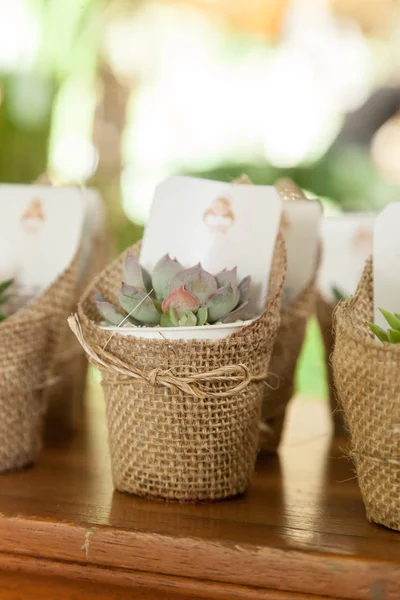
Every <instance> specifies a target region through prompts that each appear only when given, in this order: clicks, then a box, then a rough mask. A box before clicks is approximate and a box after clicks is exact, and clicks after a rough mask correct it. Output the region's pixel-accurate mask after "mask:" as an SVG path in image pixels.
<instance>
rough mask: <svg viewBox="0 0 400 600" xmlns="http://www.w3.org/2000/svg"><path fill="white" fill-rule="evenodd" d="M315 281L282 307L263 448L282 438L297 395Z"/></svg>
mask: <svg viewBox="0 0 400 600" xmlns="http://www.w3.org/2000/svg"><path fill="white" fill-rule="evenodd" d="M315 297H316V292H315V282H314V278H313V280H312V281H311V282H310V283H309V284H308V285H307V286H306V288H305V289H304V290H303V291H302V292H301V293H300V294H299V295H298V296H297V297H296V298H294V299H293V300H292V302H290V304H289V305H288V306H286V307H285V308H283V309H282V310H281V323H280V326H279V330H278V335H277V338H276V341H275V346H274V349H273V352H272V356H271V361H270V365H269V371H270V373H271V376H270V380H269V381H270V384H271V388H265V390H264V399H263V403H262V417H261V421H260V451H261V453H262V454H272V453H274V452H276V451H277V449H278V446H279V444H280V441H281V437H282V432H283V427H284V422H285V414H286V408H287V406H288V403H289V401H290V400H291V398H292V397H293V394H294V387H295V373H296V366H297V360H298V358H299V355H300V352H301V348H302V346H303V342H304V337H305V333H306V327H307V323H308V319H309V317H310V316H311V315H312V314H313V312H314V309H315Z"/></svg>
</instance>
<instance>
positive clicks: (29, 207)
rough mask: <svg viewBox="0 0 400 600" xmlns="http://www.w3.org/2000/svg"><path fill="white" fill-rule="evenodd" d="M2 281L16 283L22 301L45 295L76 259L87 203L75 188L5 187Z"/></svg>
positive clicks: (0, 230) (1, 196) (1, 194)
mask: <svg viewBox="0 0 400 600" xmlns="http://www.w3.org/2000/svg"><path fill="white" fill-rule="evenodd" d="M0 207H1V211H2V215H3V217H2V219H1V221H0V280H3V279H9V278H14V279H15V280H16V286H17V289H18V292H19V294H20V295H21V297H23V298H25V299H26V298H30V297H32V296H36V295H37V294H38V293H40V292H41V291H43V290H44V289H46V288H47V287H48V286H49V285H50V284H51V283H52V282H53V281H54V280H55V279H56V278H57V276H58V275H59V274H60V273H61V272H62V271H63V270H64V269H65V268H66V266H67V265H68V264H69V263H70V262H71V260H72V258H73V257H74V255H75V253H76V251H77V249H78V246H79V242H80V238H81V234H82V225H83V218H84V202H83V200H82V195H81V192H80V191H79V190H78V189H76V188H71V187H51V186H40V185H7V184H3V185H0Z"/></svg>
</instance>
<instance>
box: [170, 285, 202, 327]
mask: <svg viewBox="0 0 400 600" xmlns="http://www.w3.org/2000/svg"><path fill="white" fill-rule="evenodd" d="M199 308H200V302H199V300H198V299H197V298H196V296H195V295H194V294H192V293H191V292H189V291H188V290H186V289H185V286H184V285H181V287H179V288H177V289H175V290H173V291H172V292H171V293H170V294H169V295H168V296H167V297H166V298H165V300H164V301H163V303H162V311H163V313H164V314H170V313H171V311H175V312H176V314H177V316H178V319H180V318H181V317H182V315H183V313H185V312H187V311H191V312H197V311H198V309H199Z"/></svg>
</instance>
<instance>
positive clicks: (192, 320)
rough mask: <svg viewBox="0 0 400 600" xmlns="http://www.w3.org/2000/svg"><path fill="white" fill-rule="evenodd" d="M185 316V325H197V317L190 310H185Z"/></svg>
mask: <svg viewBox="0 0 400 600" xmlns="http://www.w3.org/2000/svg"><path fill="white" fill-rule="evenodd" d="M185 317H186V320H185V327H194V326H195V325H197V317H196V315H195V314H194V313H193V312H192V311H188V312H186V313H185Z"/></svg>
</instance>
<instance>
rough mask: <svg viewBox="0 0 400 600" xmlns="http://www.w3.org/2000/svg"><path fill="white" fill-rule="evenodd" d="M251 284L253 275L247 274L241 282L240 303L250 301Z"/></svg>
mask: <svg viewBox="0 0 400 600" xmlns="http://www.w3.org/2000/svg"><path fill="white" fill-rule="evenodd" d="M250 285H251V277H250V275H247V277H245V278H244V279H242V281H241V282H240V283H239V292H240V304H244V303H245V302H247V301H248V299H249V295H250Z"/></svg>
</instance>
